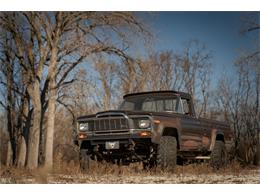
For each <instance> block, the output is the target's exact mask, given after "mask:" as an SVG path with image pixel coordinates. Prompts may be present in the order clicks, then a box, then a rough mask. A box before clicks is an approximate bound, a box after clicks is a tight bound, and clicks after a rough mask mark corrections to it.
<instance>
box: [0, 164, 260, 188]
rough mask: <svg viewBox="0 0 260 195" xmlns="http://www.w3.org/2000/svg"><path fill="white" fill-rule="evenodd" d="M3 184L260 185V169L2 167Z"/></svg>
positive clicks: (198, 166) (204, 166)
mask: <svg viewBox="0 0 260 195" xmlns="http://www.w3.org/2000/svg"><path fill="white" fill-rule="evenodd" d="M0 183H91V184H93V183H94V184H96V183H137V184H139V183H140V184H143V183H149V184H157V183H160V184H164V183H170V184H175V183H255V184H260V168H259V167H246V168H243V167H241V166H240V165H239V164H237V163H233V164H231V165H229V166H227V167H226V168H223V169H220V170H217V171H215V170H212V168H211V167H209V166H208V164H206V163H204V164H189V165H184V166H178V167H177V168H176V170H175V172H174V173H169V172H163V171H158V170H153V171H144V170H142V166H141V165H140V164H134V165H131V166H122V167H118V166H116V165H107V164H105V165H104V164H102V165H100V164H99V165H93V166H92V167H91V171H89V172H88V173H82V172H81V171H80V169H79V166H78V165H74V164H73V163H71V164H62V163H60V164H56V165H55V167H54V170H53V171H52V173H48V174H47V173H46V171H45V170H44V169H41V168H39V169H38V170H35V171H29V170H26V169H17V168H7V167H3V166H2V167H1V171H0Z"/></svg>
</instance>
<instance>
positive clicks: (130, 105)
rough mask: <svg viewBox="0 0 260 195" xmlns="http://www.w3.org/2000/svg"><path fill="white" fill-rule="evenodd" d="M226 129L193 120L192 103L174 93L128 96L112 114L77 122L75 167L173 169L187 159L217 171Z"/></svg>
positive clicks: (226, 144)
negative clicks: (207, 162) (137, 165)
mask: <svg viewBox="0 0 260 195" xmlns="http://www.w3.org/2000/svg"><path fill="white" fill-rule="evenodd" d="M233 137H234V135H233V132H232V131H231V130H230V127H229V125H228V124H226V123H223V122H218V121H214V120H209V119H203V118H197V117H196V114H195V112H194V107H193V102H192V98H191V96H190V95H189V94H187V93H183V92H177V91H152V92H142V93H134V94H128V95H125V96H124V101H123V103H122V104H121V106H120V107H119V109H118V110H109V111H104V112H99V113H97V114H95V115H88V116H81V117H78V119H77V136H76V140H75V143H77V144H78V146H79V147H80V158H81V159H80V162H81V163H80V164H81V168H82V169H83V170H87V169H89V165H90V162H91V161H106V162H111V163H117V164H123V165H129V164H130V163H133V162H143V165H144V168H153V167H159V168H161V169H174V167H175V166H176V164H177V162H183V160H187V159H191V160H192V159H193V160H195V159H203V160H204V159H210V162H211V165H212V166H214V167H217V168H219V167H221V166H223V165H224V164H225V163H226V161H227V157H228V153H229V151H230V149H231V145H232V143H233Z"/></svg>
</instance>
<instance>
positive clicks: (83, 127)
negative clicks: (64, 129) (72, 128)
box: [79, 123, 88, 131]
mask: <svg viewBox="0 0 260 195" xmlns="http://www.w3.org/2000/svg"><path fill="white" fill-rule="evenodd" d="M79 130H80V131H87V130H88V123H80V124H79Z"/></svg>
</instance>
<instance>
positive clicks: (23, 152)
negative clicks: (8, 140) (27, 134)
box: [17, 136, 26, 167]
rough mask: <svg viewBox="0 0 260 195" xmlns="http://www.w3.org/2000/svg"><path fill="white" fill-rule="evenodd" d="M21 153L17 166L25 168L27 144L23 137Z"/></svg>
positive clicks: (21, 139)
mask: <svg viewBox="0 0 260 195" xmlns="http://www.w3.org/2000/svg"><path fill="white" fill-rule="evenodd" d="M19 146H20V148H19V151H18V158H17V166H18V167H24V166H25V160H26V143H25V139H24V137H23V136H21V138H20V143H19Z"/></svg>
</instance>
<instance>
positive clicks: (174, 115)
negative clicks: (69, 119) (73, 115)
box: [77, 110, 181, 120]
mask: <svg viewBox="0 0 260 195" xmlns="http://www.w3.org/2000/svg"><path fill="white" fill-rule="evenodd" d="M111 113H112V114H113V115H116V114H117V113H118V114H119V115H120V113H122V114H125V115H128V116H131V115H149V116H165V117H180V116H181V115H180V114H177V113H167V112H148V111H138V110H107V111H102V112H98V113H96V114H92V115H85V116H80V117H78V118H77V120H84V119H88V118H94V117H97V116H98V115H105V116H109V115H110V114H111Z"/></svg>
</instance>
